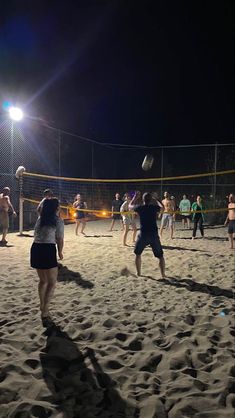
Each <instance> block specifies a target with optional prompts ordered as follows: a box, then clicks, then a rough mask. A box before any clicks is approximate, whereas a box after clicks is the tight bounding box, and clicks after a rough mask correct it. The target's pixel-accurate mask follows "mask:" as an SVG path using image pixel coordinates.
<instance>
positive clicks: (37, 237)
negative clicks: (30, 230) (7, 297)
mask: <svg viewBox="0 0 235 418" xmlns="http://www.w3.org/2000/svg"><path fill="white" fill-rule="evenodd" d="M63 244H64V222H63V220H62V219H60V217H59V201H58V199H56V198H55V197H54V198H51V199H46V200H45V201H44V203H43V206H42V210H41V213H40V216H39V217H38V219H37V222H36V224H35V229H34V242H33V244H32V247H31V252H30V264H31V267H33V268H35V269H36V270H37V274H38V277H39V284H38V293H39V299H40V310H41V317H42V320H47V319H50V314H49V304H50V301H51V298H52V296H53V293H54V290H55V286H56V281H57V276H58V264H57V257H56V246H57V251H58V255H59V259H60V260H62V259H63Z"/></svg>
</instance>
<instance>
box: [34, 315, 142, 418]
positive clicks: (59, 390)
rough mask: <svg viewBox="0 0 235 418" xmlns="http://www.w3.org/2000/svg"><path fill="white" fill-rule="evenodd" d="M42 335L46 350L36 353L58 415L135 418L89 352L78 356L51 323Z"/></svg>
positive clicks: (132, 409)
mask: <svg viewBox="0 0 235 418" xmlns="http://www.w3.org/2000/svg"><path fill="white" fill-rule="evenodd" d="M45 335H46V336H47V342H46V347H45V348H44V349H43V351H42V352H41V354H40V360H41V365H42V370H43V378H44V380H45V382H46V384H47V386H48V389H49V390H50V392H51V394H52V396H53V399H52V400H51V402H52V403H53V404H55V405H56V409H57V411H58V412H59V411H60V412H62V413H63V416H65V417H66V418H79V417H81V418H85V417H100V418H115V417H120V418H121V417H123V418H132V417H133V418H135V417H136V418H137V417H139V411H138V410H137V409H136V407H135V406H132V405H129V404H128V403H127V402H126V401H125V400H123V399H122V398H121V396H120V395H119V393H118V391H117V390H116V382H115V381H113V380H112V379H111V378H110V376H109V375H108V374H106V373H104V371H103V370H102V367H101V366H100V364H99V362H98V360H97V358H96V355H95V352H94V350H93V349H90V348H87V349H86V350H85V351H84V352H83V353H82V352H81V351H80V350H79V348H78V345H77V344H75V343H74V341H72V339H71V338H70V337H69V336H68V334H67V333H66V332H64V331H62V329H61V328H60V327H59V326H57V325H56V324H55V323H54V322H52V321H51V322H50V326H48V328H47V330H46V331H45ZM110 363H111V364H112V362H110ZM110 368H111V365H110ZM113 368H114V367H113Z"/></svg>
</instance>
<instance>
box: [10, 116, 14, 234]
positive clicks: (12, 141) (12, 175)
mask: <svg viewBox="0 0 235 418" xmlns="http://www.w3.org/2000/svg"><path fill="white" fill-rule="evenodd" d="M10 159H11V167H10V171H11V191H12V193H13V186H14V122H13V120H12V121H11V156H10ZM13 196H15V194H13ZM12 200H13V205H14V204H15V199H14V198H13V199H12ZM13 227H14V221H13V216H12V217H11V230H12V231H13Z"/></svg>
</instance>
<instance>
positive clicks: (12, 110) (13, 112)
mask: <svg viewBox="0 0 235 418" xmlns="http://www.w3.org/2000/svg"><path fill="white" fill-rule="evenodd" d="M8 112H9V117H10V119H11V189H13V186H14V122H19V121H21V120H22V119H23V117H24V114H23V112H22V110H21V109H20V108H18V107H14V106H11V107H9V108H8ZM22 175H23V172H22ZM22 175H21V177H18V179H19V192H20V196H19V230H20V235H21V234H22V232H23V192H22V187H23V177H22ZM12 227H13V224H12Z"/></svg>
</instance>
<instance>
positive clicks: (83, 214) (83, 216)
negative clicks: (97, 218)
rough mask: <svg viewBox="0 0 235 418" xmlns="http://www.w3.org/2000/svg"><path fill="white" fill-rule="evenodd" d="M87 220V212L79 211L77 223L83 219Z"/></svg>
mask: <svg viewBox="0 0 235 418" xmlns="http://www.w3.org/2000/svg"><path fill="white" fill-rule="evenodd" d="M84 218H85V212H80V211H77V212H76V217H75V219H76V220H77V221H80V220H81V219H84Z"/></svg>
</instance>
